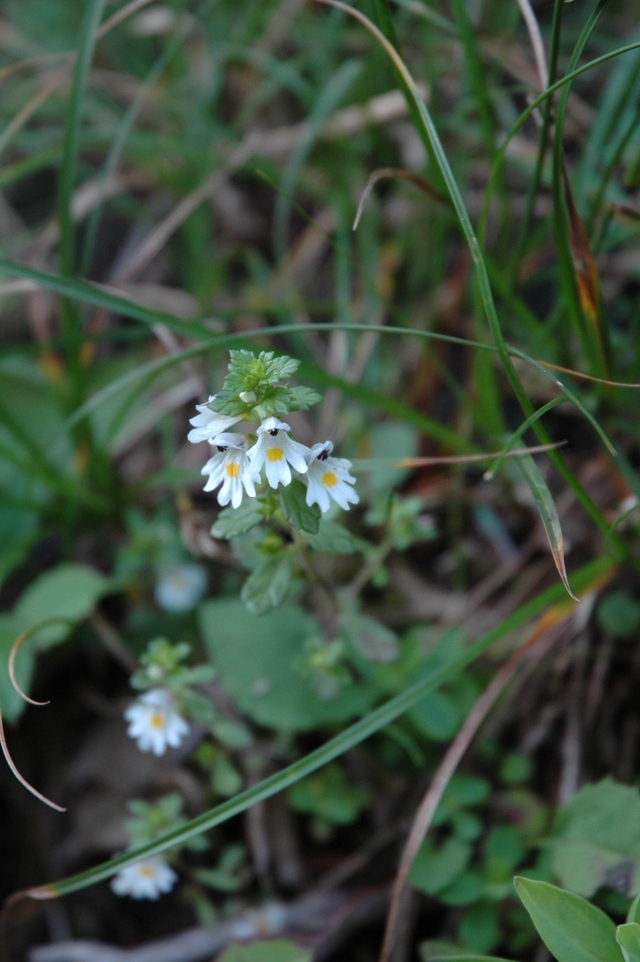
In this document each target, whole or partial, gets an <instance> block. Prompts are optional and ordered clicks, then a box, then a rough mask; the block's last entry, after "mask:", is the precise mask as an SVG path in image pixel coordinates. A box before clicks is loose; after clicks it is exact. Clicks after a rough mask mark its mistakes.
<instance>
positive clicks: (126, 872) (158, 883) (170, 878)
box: [111, 855, 178, 901]
mask: <svg viewBox="0 0 640 962" xmlns="http://www.w3.org/2000/svg"><path fill="white" fill-rule="evenodd" d="M177 881H178V876H177V875H176V873H175V872H174V871H173V869H172V868H171V866H170V865H167V863H166V862H165V860H164V859H163V858H162V856H160V855H156V856H154V857H153V858H147V859H144V860H143V861H142V862H136V863H135V864H134V865H127V867H126V868H123V869H121V871H120V872H118V874H117V875H116V876H115V878H114V879H113V880H112V882H111V889H112V891H113V892H115V894H116V895H130V896H131V898H132V899H152V900H153V901H155V900H156V899H158V898H159V897H160V895H163V894H164V893H166V892H170V891H171V889H172V888H173V886H174V885H175V884H176V882H177Z"/></svg>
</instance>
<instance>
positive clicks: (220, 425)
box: [187, 394, 244, 444]
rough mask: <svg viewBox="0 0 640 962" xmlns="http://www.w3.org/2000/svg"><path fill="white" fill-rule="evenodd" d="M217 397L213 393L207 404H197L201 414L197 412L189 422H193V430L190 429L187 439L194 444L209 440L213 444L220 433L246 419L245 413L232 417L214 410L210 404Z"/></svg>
mask: <svg viewBox="0 0 640 962" xmlns="http://www.w3.org/2000/svg"><path fill="white" fill-rule="evenodd" d="M215 399H216V396H215V394H212V395H211V397H210V398H209V400H208V401H207V403H206V404H196V410H197V411H200V414H196V416H195V417H194V418H191V420H190V421H189V424H193V431H189V433H188V435H187V440H188V441H191V443H192V444H198V443H199V442H200V441H209V443H210V444H212V443H213V442H214V441H215V439H216V438H217V437H218V435H219V434H222V432H223V431H228V430H229V428H230V427H232V426H233V425H234V424H237V423H238V421H242V420H243V419H244V414H237V415H235V416H233V417H232V416H231V415H229V414H218V413H217V412H216V411H212V410H211V408H210V407H209V405H210V404H212V403H213V402H214V401H215Z"/></svg>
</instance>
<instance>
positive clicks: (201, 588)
mask: <svg viewBox="0 0 640 962" xmlns="http://www.w3.org/2000/svg"><path fill="white" fill-rule="evenodd" d="M206 587H207V573H206V571H205V569H204V568H203V567H202V565H194V564H186V563H185V564H178V565H172V566H171V567H169V568H162V569H161V570H160V574H159V577H158V580H157V582H156V589H155V592H154V597H155V599H156V602H157V604H159V605H160V607H161V608H164V610H165V611H172V612H180V611H191V609H192V608H195V606H196V605H197V604H198V602H199V601H200V599H201V598H202V596H203V594H204V592H205V589H206Z"/></svg>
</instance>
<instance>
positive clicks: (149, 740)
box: [124, 688, 189, 755]
mask: <svg viewBox="0 0 640 962" xmlns="http://www.w3.org/2000/svg"><path fill="white" fill-rule="evenodd" d="M124 717H125V718H126V720H127V721H128V722H129V727H128V728H127V735H129V737H130V738H134V739H135V740H136V741H137V743H138V748H139V749H140V751H141V752H153V754H154V755H164V753H165V752H166V750H167V748H168V747H169V748H177V747H178V746H179V745H180V742H181V741H182V739H183V738H184V737H185V735H187V734H188V733H189V724H188V722H186V721H185V719H184V718H183V717H182V715H180V714H179V713H178V712H177V711H176V708H175V704H174V701H173V695H172V694H171V692H170V691H167V689H166V688H151V689H150V690H149V691H147V692H145V693H144V695H141V696H140V697H139V698H138V699H137V700H136V701H134V703H133V704H132V705H129V707H128V708H127V710H126V711H125V713H124Z"/></svg>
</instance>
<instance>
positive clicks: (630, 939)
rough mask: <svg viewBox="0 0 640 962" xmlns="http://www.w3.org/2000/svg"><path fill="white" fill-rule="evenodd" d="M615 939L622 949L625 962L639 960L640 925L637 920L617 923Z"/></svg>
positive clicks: (636, 961) (639, 961)
mask: <svg viewBox="0 0 640 962" xmlns="http://www.w3.org/2000/svg"><path fill="white" fill-rule="evenodd" d="M616 941H617V943H618V945H619V946H620V948H621V949H622V954H623V956H624V960H625V962H640V925H638V923H637V922H627V923H626V924H625V925H619V926H618V928H617V929H616Z"/></svg>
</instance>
